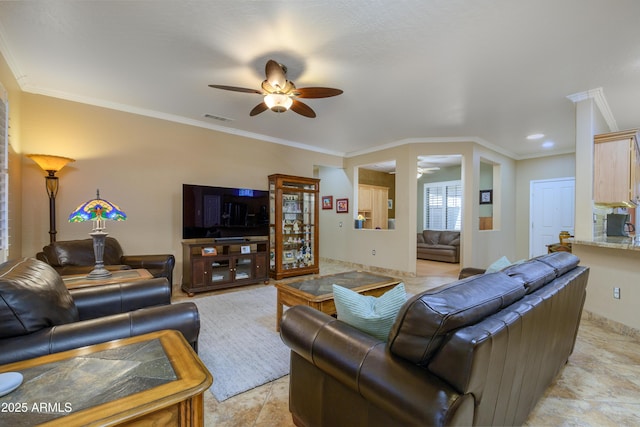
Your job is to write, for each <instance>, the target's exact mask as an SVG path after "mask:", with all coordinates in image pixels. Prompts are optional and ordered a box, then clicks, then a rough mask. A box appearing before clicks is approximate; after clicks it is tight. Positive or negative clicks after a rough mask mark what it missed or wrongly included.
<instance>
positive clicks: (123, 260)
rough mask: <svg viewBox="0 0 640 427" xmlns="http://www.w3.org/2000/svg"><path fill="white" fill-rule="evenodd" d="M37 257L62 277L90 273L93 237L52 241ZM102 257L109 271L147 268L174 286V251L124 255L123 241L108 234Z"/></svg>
mask: <svg viewBox="0 0 640 427" xmlns="http://www.w3.org/2000/svg"><path fill="white" fill-rule="evenodd" d="M36 258H37V259H39V260H40V261H44V262H46V263H47V264H49V265H50V266H52V267H53V268H54V269H55V270H56V271H57V272H58V274H60V275H61V276H66V275H70V274H83V273H89V272H90V271H91V270H93V268H94V267H95V265H96V259H95V256H94V253H93V239H82V240H66V241H61V242H53V243H50V244H48V245H47V246H45V247H44V248H42V252H38V254H36ZM103 260H104V266H105V268H106V269H107V270H123V269H129V268H134V269H135V268H144V269H146V270H148V271H149V273H151V275H152V276H153V277H165V278H166V279H167V280H168V281H169V284H170V285H173V268H174V266H175V263H176V260H175V257H174V256H173V255H171V254H162V255H124V254H123V251H122V247H121V246H120V243H118V241H117V240H116V239H114V238H113V237H107V238H106V241H105V244H104V257H103Z"/></svg>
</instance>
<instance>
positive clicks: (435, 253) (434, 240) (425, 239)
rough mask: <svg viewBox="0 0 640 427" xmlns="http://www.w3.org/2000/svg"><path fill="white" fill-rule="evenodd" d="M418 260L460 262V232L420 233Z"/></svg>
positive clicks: (430, 231) (426, 231)
mask: <svg viewBox="0 0 640 427" xmlns="http://www.w3.org/2000/svg"><path fill="white" fill-rule="evenodd" d="M416 256H417V258H418V259H428V260H431V261H444V262H454V263H458V262H460V232H459V231H454V230H423V231H421V232H419V233H418V248H417V254H416Z"/></svg>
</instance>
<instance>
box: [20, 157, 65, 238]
mask: <svg viewBox="0 0 640 427" xmlns="http://www.w3.org/2000/svg"><path fill="white" fill-rule="evenodd" d="M27 157H28V158H30V159H31V160H33V161H34V162H36V163H37V164H38V166H40V168H41V169H42V170H43V171H45V172H47V176H45V177H44V179H45V184H46V188H47V195H48V196H49V240H50V242H51V243H53V242H55V241H56V233H57V231H56V195H57V194H58V177H57V176H56V172H59V171H60V169H62V168H63V167H65V166H66V165H67V163H70V162H75V160H73V159H70V158H68V157H60V156H50V155H48V154H27Z"/></svg>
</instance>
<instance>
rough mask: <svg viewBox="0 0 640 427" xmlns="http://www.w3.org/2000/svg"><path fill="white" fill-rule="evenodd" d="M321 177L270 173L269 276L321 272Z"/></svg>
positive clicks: (277, 277) (283, 276) (281, 276)
mask: <svg viewBox="0 0 640 427" xmlns="http://www.w3.org/2000/svg"><path fill="white" fill-rule="evenodd" d="M319 191H320V180H319V179H316V178H305V177H298V176H290V175H281V174H276V175H270V176H269V205H270V206H269V210H270V213H269V219H270V220H269V243H270V257H269V275H270V276H271V277H273V278H274V279H277V280H279V279H282V278H285V277H291V276H300V275H303V274H317V273H318V272H319V267H318V209H319V200H320V197H319V196H318V194H319Z"/></svg>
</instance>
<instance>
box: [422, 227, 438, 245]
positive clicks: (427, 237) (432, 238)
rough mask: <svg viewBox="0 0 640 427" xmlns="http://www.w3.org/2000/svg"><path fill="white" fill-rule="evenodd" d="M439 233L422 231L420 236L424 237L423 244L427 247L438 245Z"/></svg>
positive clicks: (436, 231)
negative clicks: (427, 245)
mask: <svg viewBox="0 0 640 427" xmlns="http://www.w3.org/2000/svg"><path fill="white" fill-rule="evenodd" d="M440 234H442V232H441V231H438V230H424V231H423V232H422V235H423V236H424V242H425V243H427V244H429V245H437V244H439V243H440Z"/></svg>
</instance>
